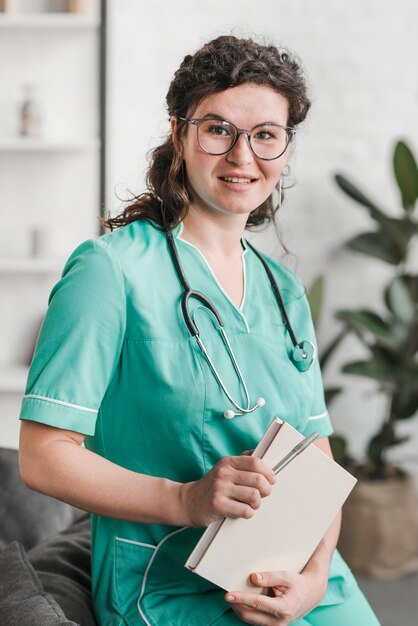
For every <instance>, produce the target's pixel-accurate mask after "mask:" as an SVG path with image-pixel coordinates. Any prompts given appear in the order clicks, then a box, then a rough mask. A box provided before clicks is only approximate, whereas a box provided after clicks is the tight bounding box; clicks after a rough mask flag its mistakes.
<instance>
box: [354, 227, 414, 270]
mask: <svg viewBox="0 0 418 626" xmlns="http://www.w3.org/2000/svg"><path fill="white" fill-rule="evenodd" d="M347 246H348V247H349V248H351V249H352V250H356V251H357V252H361V253H362V254H368V255H369V256H373V257H376V258H378V259H382V261H386V262H387V263H391V264H392V265H399V263H400V262H401V261H402V260H403V258H404V255H405V250H400V249H399V246H398V245H397V244H396V243H394V241H393V240H392V239H391V238H390V237H388V236H387V235H386V233H384V232H382V231H377V232H371V233H363V234H362V235H357V237H353V239H350V240H349V241H348V242H347Z"/></svg>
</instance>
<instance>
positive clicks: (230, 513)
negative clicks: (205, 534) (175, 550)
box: [180, 453, 276, 527]
mask: <svg viewBox="0 0 418 626" xmlns="http://www.w3.org/2000/svg"><path fill="white" fill-rule="evenodd" d="M275 482H276V476H275V474H274V472H273V470H272V469H271V467H269V466H268V465H267V463H266V462H265V461H263V460H262V459H258V458H256V457H254V456H248V454H245V453H244V454H242V455H240V456H225V457H223V458H222V459H221V460H220V461H218V463H217V464H216V465H215V466H214V467H213V468H212V469H211V470H210V471H209V472H208V473H207V474H205V475H204V476H203V477H202V478H201V479H200V480H196V481H194V482H190V483H184V484H183V485H181V487H180V499H181V501H182V504H183V506H184V508H185V512H186V517H187V519H188V520H189V524H188V525H189V526H197V527H200V526H208V525H209V524H210V523H211V522H215V521H216V520H218V519H222V518H223V517H232V518H237V517H243V518H246V519H249V518H250V517H252V516H253V515H254V511H255V510H256V509H258V507H259V506H260V504H261V498H264V497H265V496H268V495H269V494H270V493H271V486H272V485H273V484H274V483H275Z"/></svg>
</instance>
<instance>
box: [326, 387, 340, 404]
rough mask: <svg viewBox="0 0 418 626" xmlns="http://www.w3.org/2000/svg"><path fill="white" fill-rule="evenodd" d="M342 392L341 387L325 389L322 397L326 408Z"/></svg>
mask: <svg viewBox="0 0 418 626" xmlns="http://www.w3.org/2000/svg"><path fill="white" fill-rule="evenodd" d="M341 392H342V387H325V389H324V396H325V404H326V405H327V406H328V405H329V404H331V402H332V401H333V400H334V398H336V397H337V396H339V395H340V393H341Z"/></svg>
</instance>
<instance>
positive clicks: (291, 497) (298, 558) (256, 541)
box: [185, 418, 357, 593]
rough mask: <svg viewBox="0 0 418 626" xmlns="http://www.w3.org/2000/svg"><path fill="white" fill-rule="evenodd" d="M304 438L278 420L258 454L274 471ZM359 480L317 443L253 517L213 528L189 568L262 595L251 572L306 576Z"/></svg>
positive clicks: (284, 474) (286, 472) (222, 522)
mask: <svg viewBox="0 0 418 626" xmlns="http://www.w3.org/2000/svg"><path fill="white" fill-rule="evenodd" d="M303 439H304V437H303V435H301V434H300V433H298V432H297V431H296V430H295V429H294V428H293V427H292V426H290V425H289V424H287V423H286V422H282V421H281V420H279V419H278V418H275V419H274V420H273V422H272V423H271V425H270V426H269V428H268V429H267V431H266V433H265V435H264V436H263V438H262V439H261V441H260V443H259V444H258V446H257V447H256V449H255V450H254V452H253V454H254V455H255V456H258V457H260V458H263V459H264V460H265V461H267V463H268V464H269V465H270V466H271V467H274V466H275V465H276V464H277V463H278V462H279V461H281V460H282V459H283V458H284V457H285V456H286V455H287V454H288V453H289V452H290V451H291V450H292V449H293V448H294V447H295V446H296V445H297V444H298V443H300V442H301V441H302V440H303ZM356 482H357V481H356V479H355V478H354V476H352V475H351V474H349V473H348V472H347V471H346V470H345V469H343V468H342V467H341V466H340V465H338V463H336V462H335V461H334V460H333V459H331V458H330V457H329V456H328V455H327V454H325V453H324V452H322V450H320V449H319V448H318V447H317V446H316V445H315V444H311V445H309V446H308V447H307V448H305V450H303V452H301V453H300V454H299V455H298V456H296V457H295V458H294V459H293V460H292V461H291V462H290V463H289V464H288V465H286V466H285V467H284V468H283V469H282V470H281V471H280V472H279V473H278V474H277V482H276V484H275V485H273V487H272V492H271V494H270V495H269V496H267V497H265V498H263V499H262V502H261V506H260V508H259V509H257V510H256V511H255V513H254V515H253V517H252V518H250V519H243V518H238V519H230V518H225V519H223V520H219V521H217V522H214V523H212V524H210V525H209V526H208V528H207V529H206V531H205V532H204V533H203V535H202V537H201V539H200V540H199V542H198V543H197V545H196V547H195V548H194V550H193V552H192V553H191V555H190V556H189V558H188V560H187V562H186V563H185V567H187V568H188V569H189V570H191V571H193V572H194V573H196V574H198V575H199V576H202V577H203V578H206V579H207V580H210V581H211V582H213V583H215V584H216V585H218V586H219V587H221V588H223V589H225V590H226V591H234V590H235V591H252V592H253V593H257V592H259V593H261V592H262V589H261V588H257V587H254V585H252V584H251V583H250V582H249V579H248V577H249V575H250V574H251V572H258V571H283V570H286V571H291V572H301V571H302V570H303V568H304V567H305V565H306V563H307V562H308V561H309V559H310V557H311V556H312V554H313V552H314V551H315V549H316V547H317V546H318V544H319V542H320V541H321V539H322V537H323V536H324V535H325V533H326V532H327V530H328V528H329V527H330V525H331V524H332V522H333V520H334V518H335V516H336V515H337V513H338V511H339V510H340V509H341V507H342V505H343V503H344V501H345V500H346V498H347V496H348V495H349V493H350V492H351V490H352V489H353V487H354V485H355V484H356Z"/></svg>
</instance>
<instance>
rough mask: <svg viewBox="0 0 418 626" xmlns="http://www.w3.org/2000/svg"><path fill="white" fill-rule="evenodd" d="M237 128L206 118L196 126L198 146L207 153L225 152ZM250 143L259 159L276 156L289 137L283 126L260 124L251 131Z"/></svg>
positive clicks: (233, 139) (281, 150) (280, 153)
mask: <svg viewBox="0 0 418 626" xmlns="http://www.w3.org/2000/svg"><path fill="white" fill-rule="evenodd" d="M237 133H238V129H237V128H236V126H234V124H231V123H230V122H227V121H226V120H216V119H207V120H204V121H202V122H200V123H199V125H198V126H197V134H198V139H199V143H200V146H201V147H202V149H203V150H205V152H208V153H209V154H214V155H215V154H225V153H226V152H228V150H230V148H231V147H232V146H233V144H234V142H235V139H236V137H237ZM249 139H250V143H251V147H252V150H253V152H254V154H255V155H256V156H258V157H260V158H261V159H275V158H278V157H279V156H280V155H282V154H283V152H284V151H285V150H286V148H287V145H288V143H289V141H290V137H289V135H288V133H287V131H286V129H285V128H282V127H281V126H277V125H276V124H260V125H259V126H256V127H255V128H254V129H253V130H252V132H251V137H250V138H249Z"/></svg>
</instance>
